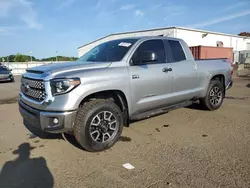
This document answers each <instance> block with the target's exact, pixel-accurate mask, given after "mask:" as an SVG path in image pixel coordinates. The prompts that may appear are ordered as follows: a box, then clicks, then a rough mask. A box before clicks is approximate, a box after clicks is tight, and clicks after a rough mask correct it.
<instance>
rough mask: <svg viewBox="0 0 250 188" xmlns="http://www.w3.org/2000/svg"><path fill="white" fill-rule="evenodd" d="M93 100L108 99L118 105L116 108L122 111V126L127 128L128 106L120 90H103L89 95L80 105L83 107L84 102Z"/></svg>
mask: <svg viewBox="0 0 250 188" xmlns="http://www.w3.org/2000/svg"><path fill="white" fill-rule="evenodd" d="M95 99H108V100H112V101H114V103H115V104H117V105H118V107H119V108H120V109H121V111H122V113H123V114H122V115H123V117H124V126H129V104H128V100H127V97H126V95H125V93H124V92H123V91H121V90H103V91H98V92H94V93H91V94H89V95H87V96H86V97H84V98H83V99H82V100H81V102H80V105H83V104H84V103H85V102H87V101H89V100H95Z"/></svg>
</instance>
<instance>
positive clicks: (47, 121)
mask: <svg viewBox="0 0 250 188" xmlns="http://www.w3.org/2000/svg"><path fill="white" fill-rule="evenodd" d="M231 86H232V75H231V64H230V63H229V62H228V61H227V60H226V59H213V60H198V61H195V60H194V58H193V56H192V53H191V52H190V50H189V47H188V46H187V44H186V43H185V42H184V41H183V40H181V39H177V38H167V37H138V38H125V39H119V40H113V41H109V42H105V43H102V44H100V45H98V46H96V47H94V48H93V49H92V50H90V51H89V52H88V53H86V54H85V55H83V56H82V57H80V58H79V59H78V60H77V61H76V62H69V63H57V64H50V65H45V66H39V67H35V68H30V69H27V70H26V73H25V74H23V76H22V79H21V92H20V100H19V110H20V113H21V115H22V116H23V118H24V120H25V121H24V122H26V123H29V124H31V125H33V126H34V127H37V128H38V129H40V130H42V131H45V132H49V133H71V134H73V135H74V136H75V138H76V140H77V141H78V142H79V144H80V145H81V146H82V147H83V148H85V149H86V150H88V151H102V150H105V149H107V148H110V147H111V146H112V145H113V144H114V143H115V142H116V141H117V140H118V139H119V137H120V135H121V133H122V129H123V126H128V125H129V122H130V121H131V120H139V119H143V118H147V117H150V116H154V115H157V114H160V113H164V112H167V111H169V110H171V109H174V108H177V107H182V106H185V105H190V104H191V103H192V102H194V101H195V102H197V101H198V102H199V103H200V105H201V106H202V107H204V108H205V109H207V110H216V109H218V108H219V107H220V106H221V104H222V102H223V99H224V96H225V91H226V89H228V88H229V87H231Z"/></svg>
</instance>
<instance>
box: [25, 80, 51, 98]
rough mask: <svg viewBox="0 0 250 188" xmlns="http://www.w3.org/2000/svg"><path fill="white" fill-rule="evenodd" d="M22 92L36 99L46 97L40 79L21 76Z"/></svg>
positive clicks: (42, 82)
mask: <svg viewBox="0 0 250 188" xmlns="http://www.w3.org/2000/svg"><path fill="white" fill-rule="evenodd" d="M21 91H22V93H23V94H24V95H25V96H27V97H29V98H31V99H33V100H36V101H39V102H40V101H43V100H44V99H45V98H46V92H45V85H44V81H42V80H34V79H29V78H24V77H22V79H21Z"/></svg>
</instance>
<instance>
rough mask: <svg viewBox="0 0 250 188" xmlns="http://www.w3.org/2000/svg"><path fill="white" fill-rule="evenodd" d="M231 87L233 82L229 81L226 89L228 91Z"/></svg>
mask: <svg viewBox="0 0 250 188" xmlns="http://www.w3.org/2000/svg"><path fill="white" fill-rule="evenodd" d="M232 86H233V81H232V80H231V81H230V82H229V83H228V84H227V87H226V89H230V88H231V87H232Z"/></svg>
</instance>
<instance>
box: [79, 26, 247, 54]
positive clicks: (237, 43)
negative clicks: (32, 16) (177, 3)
mask: <svg viewBox="0 0 250 188" xmlns="http://www.w3.org/2000/svg"><path fill="white" fill-rule="evenodd" d="M204 33H206V32H202V31H193V30H186V29H180V28H177V29H158V30H151V31H141V32H133V33H132V32H131V33H124V34H114V35H111V36H108V37H106V38H103V39H101V40H98V41H96V42H94V43H91V44H89V45H86V46H83V47H81V48H79V49H78V55H79V56H82V55H83V54H85V53H86V52H88V51H89V50H90V49H92V48H93V47H95V46H97V45H98V44H100V43H103V42H106V41H109V40H113V39H120V38H126V37H136V36H158V35H164V36H169V37H178V38H181V39H183V40H184V41H186V42H187V44H188V46H199V45H203V46H216V44H217V43H216V42H217V41H221V42H223V46H224V47H232V48H233V50H234V51H241V50H246V49H247V47H248V45H247V43H249V44H250V39H244V38H243V37H237V36H230V35H219V34H211V33H208V35H207V36H206V37H204V38H202V34H204ZM248 48H250V45H249V47H248ZM249 50H250V49H249Z"/></svg>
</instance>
